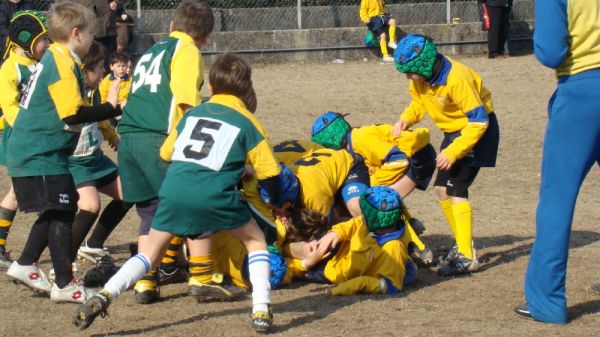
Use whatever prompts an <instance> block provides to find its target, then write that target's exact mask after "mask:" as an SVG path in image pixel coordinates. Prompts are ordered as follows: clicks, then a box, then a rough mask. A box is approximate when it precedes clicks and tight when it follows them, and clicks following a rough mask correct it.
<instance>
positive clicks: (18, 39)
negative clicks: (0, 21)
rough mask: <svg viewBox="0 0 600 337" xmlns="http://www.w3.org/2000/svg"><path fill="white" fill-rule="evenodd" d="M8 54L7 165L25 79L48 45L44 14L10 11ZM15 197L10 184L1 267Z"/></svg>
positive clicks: (3, 155) (2, 75) (0, 240)
mask: <svg viewBox="0 0 600 337" xmlns="http://www.w3.org/2000/svg"><path fill="white" fill-rule="evenodd" d="M8 38H9V40H8V41H9V46H10V48H8V50H7V53H6V55H7V56H8V58H7V59H6V60H5V61H4V63H3V64H2V68H0V92H2V95H0V111H2V112H3V118H2V120H1V121H0V123H1V124H2V125H3V126H4V132H3V135H2V140H1V144H0V165H3V166H6V160H7V156H8V153H7V144H8V140H9V138H10V135H11V133H12V126H13V124H14V122H15V118H17V113H18V112H19V100H20V99H21V95H23V94H24V93H25V91H26V90H27V83H28V82H29V77H30V76H31V73H32V72H33V71H34V70H35V65H36V64H37V62H38V61H39V60H40V59H41V58H42V56H43V55H44V52H46V49H48V46H49V45H50V39H49V38H48V34H47V31H46V16H45V15H43V14H42V13H40V12H37V11H20V12H17V13H15V15H13V17H12V19H11V21H10V25H9V36H8ZM17 207H18V205H17V198H16V196H15V191H14V189H13V187H12V184H10V189H9V191H8V193H6V195H5V196H4V198H3V199H2V202H0V269H2V270H4V269H7V268H8V267H10V264H11V263H12V260H11V259H10V256H9V255H8V253H7V252H6V239H7V237H8V232H9V230H10V227H11V225H12V222H13V220H14V217H15V214H16V212H17Z"/></svg>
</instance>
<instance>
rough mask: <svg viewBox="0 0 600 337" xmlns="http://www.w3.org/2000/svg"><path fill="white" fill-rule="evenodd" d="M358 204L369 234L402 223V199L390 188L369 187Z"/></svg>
mask: <svg viewBox="0 0 600 337" xmlns="http://www.w3.org/2000/svg"><path fill="white" fill-rule="evenodd" d="M358 202H359V205H360V209H361V210H362V213H363V216H364V218H365V221H366V222H367V228H368V229H369V231H371V232H373V231H375V230H377V229H384V228H389V227H392V226H397V225H398V224H400V223H401V222H402V198H401V197H400V195H399V194H398V192H396V191H395V190H394V189H392V188H391V187H388V186H374V187H369V188H368V189H367V190H366V191H365V193H363V194H362V195H361V196H360V199H359V201H358Z"/></svg>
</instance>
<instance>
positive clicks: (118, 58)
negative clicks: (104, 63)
mask: <svg viewBox="0 0 600 337" xmlns="http://www.w3.org/2000/svg"><path fill="white" fill-rule="evenodd" d="M129 61H131V56H129V54H127V53H123V52H114V53H112V55H110V58H109V59H108V64H115V63H125V64H127V63H128V62H129Z"/></svg>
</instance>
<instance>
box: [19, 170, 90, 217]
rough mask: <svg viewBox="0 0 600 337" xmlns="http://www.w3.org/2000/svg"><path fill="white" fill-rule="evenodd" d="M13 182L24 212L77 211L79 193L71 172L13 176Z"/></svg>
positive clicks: (20, 206) (20, 207)
mask: <svg viewBox="0 0 600 337" xmlns="http://www.w3.org/2000/svg"><path fill="white" fill-rule="evenodd" d="M12 183H13V187H14V189H15V194H16V196H17V202H18V203H19V209H20V210H21V211H23V212H38V213H42V212H45V211H48V210H59V211H72V212H76V211H77V200H78V199H79V195H78V194H77V190H76V189H75V184H74V183H73V177H71V175H70V174H59V175H49V176H31V177H13V178H12Z"/></svg>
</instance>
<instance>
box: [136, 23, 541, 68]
mask: <svg viewBox="0 0 600 337" xmlns="http://www.w3.org/2000/svg"><path fill="white" fill-rule="evenodd" d="M532 30H533V21H513V22H512V23H511V35H512V38H513V39H514V40H515V41H514V42H513V44H512V50H511V52H517V53H528V52H530V51H531V41H530V38H531V35H532ZM366 32H367V30H366V28H364V27H342V28H318V29H294V30H259V31H235V32H216V33H214V35H213V36H212V38H211V40H210V43H209V44H208V45H207V46H205V47H204V48H202V52H203V54H204V55H205V58H206V59H207V61H208V62H211V60H212V59H213V58H214V57H215V55H216V54H218V53H222V52H227V51H229V52H237V53H239V54H243V55H244V57H245V58H246V59H248V60H250V61H253V62H286V61H309V62H322V61H332V60H333V59H336V58H341V59H345V60H362V59H363V58H367V59H377V58H379V57H380V56H381V55H380V52H379V50H378V48H365V47H364V46H363V43H362V40H363V37H364V36H365V34H366ZM405 33H419V34H424V35H427V36H430V37H431V38H432V39H433V40H434V41H435V42H436V43H438V45H439V49H440V51H441V52H443V53H446V54H448V55H456V54H472V55H484V54H485V53H486V52H487V45H486V38H487V33H486V32H485V31H482V30H481V23H479V22H472V23H460V24H457V25H454V26H450V25H447V24H431V25H401V26H399V31H398V35H399V36H401V35H403V34H405ZM164 35H165V33H155V34H143V35H141V36H138V37H137V38H136V40H135V44H134V49H135V51H134V52H133V53H134V54H136V53H137V54H139V53H141V52H142V51H144V50H145V49H147V48H148V47H150V46H151V45H152V44H153V43H154V42H155V41H158V40H159V39H160V38H162V37H163V36H164Z"/></svg>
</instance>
